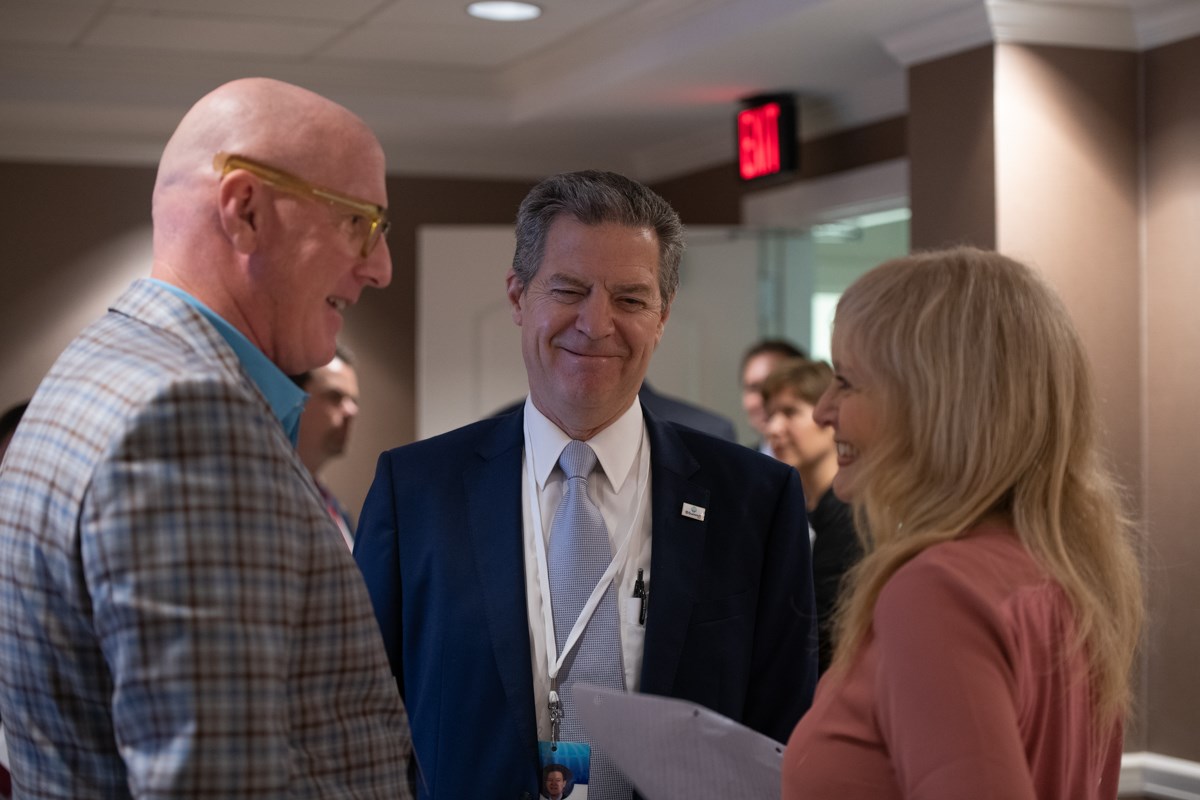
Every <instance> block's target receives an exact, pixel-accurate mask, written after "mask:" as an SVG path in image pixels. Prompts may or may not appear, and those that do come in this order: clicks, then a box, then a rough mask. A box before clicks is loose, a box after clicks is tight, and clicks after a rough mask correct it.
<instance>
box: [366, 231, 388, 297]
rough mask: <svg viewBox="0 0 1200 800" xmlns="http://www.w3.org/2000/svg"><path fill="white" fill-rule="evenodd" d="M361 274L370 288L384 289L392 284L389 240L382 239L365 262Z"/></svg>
mask: <svg viewBox="0 0 1200 800" xmlns="http://www.w3.org/2000/svg"><path fill="white" fill-rule="evenodd" d="M359 274H360V275H362V276H363V277H364V278H365V279H366V283H367V285H368V286H374V287H375V288H376V289H382V288H384V287H385V286H387V285H388V284H389V283H391V282H392V251H391V250H389V249H388V243H387V239H380V240H379V244H377V245H375V249H374V250H372V251H371V252H370V254H368V255H367V257H366V258H365V259H364V260H363V266H362V268H361V269H360V270H359Z"/></svg>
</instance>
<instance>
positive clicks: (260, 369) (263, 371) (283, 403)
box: [150, 278, 565, 446]
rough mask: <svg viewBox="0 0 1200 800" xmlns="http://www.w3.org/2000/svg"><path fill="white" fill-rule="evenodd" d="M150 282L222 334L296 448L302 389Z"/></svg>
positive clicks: (235, 336) (242, 339)
mask: <svg viewBox="0 0 1200 800" xmlns="http://www.w3.org/2000/svg"><path fill="white" fill-rule="evenodd" d="M150 280H151V281H152V282H153V283H155V284H157V285H158V286H161V287H162V288H164V289H166V290H167V291H169V292H171V294H173V295H175V296H176V297H178V298H180V299H181V300H183V301H185V302H186V303H188V304H189V305H190V306H192V307H193V308H195V309H196V310H197V311H199V312H200V314H201V315H203V316H204V318H205V319H207V320H208V321H209V322H211V323H212V325H213V327H214V328H216V329H217V333H219V334H221V337H222V338H223V339H224V340H225V341H226V342H228V343H229V346H230V347H231V348H233V352H234V354H235V355H236V356H237V357H238V361H240V362H241V364H242V368H243V369H245V370H246V373H247V374H248V375H249V376H250V379H251V380H252V381H254V385H255V386H257V387H258V390H259V391H260V392H262V394H263V397H265V398H266V399H267V403H268V404H269V405H270V406H271V411H272V412H273V413H274V414H275V417H276V418H277V419H278V420H279V422H280V424H281V425H283V429H284V430H285V431H286V432H287V435H288V437H289V438H290V439H291V440H292V444H293V445H295V444H296V439H297V436H298V434H299V431H300V414H301V413H302V412H303V411H304V401H305V400H306V399H308V395H307V394H305V392H304V390H303V389H301V388H300V387H299V386H297V385H296V384H295V383H294V382H293V381H292V379H291V378H289V377H288V376H287V375H285V374H284V372H283V370H281V369H280V368H279V367H277V366H275V364H274V362H272V361H271V359H269V358H267V356H266V354H264V353H263V351H262V350H259V349H258V348H257V347H255V346H254V344H253V343H252V342H251V341H250V340H249V339H247V338H246V336H245V335H244V334H243V333H242V332H241V331H239V330H238V329H237V328H235V327H233V326H232V325H230V324H229V323H228V322H226V321H225V319H224V318H223V317H221V315H219V314H217V312H215V311H213V310H212V309H211V308H209V307H208V306H206V305H204V303H201V302H200V301H199V300H197V299H196V298H195V297H192V295H190V294H188V293H187V292H185V291H184V290H183V289H180V288H179V287H178V286H174V285H172V284H170V283H166V282H164V281H160V280H158V279H156V278H151V279H150ZM564 446H565V445H564Z"/></svg>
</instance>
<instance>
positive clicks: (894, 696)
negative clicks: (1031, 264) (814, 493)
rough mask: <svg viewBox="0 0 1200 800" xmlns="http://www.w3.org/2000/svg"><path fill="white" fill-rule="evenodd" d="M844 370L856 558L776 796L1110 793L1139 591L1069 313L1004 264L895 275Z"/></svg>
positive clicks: (869, 281) (841, 484) (845, 301)
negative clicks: (861, 550)
mask: <svg viewBox="0 0 1200 800" xmlns="http://www.w3.org/2000/svg"><path fill="white" fill-rule="evenodd" d="M833 360H834V368H835V371H836V376H835V380H834V385H833V386H831V387H830V389H829V390H828V391H827V392H826V393H825V395H824V396H822V398H821V400H820V402H819V403H818V405H817V408H816V411H815V416H816V419H817V420H818V421H819V422H821V423H823V424H826V425H830V426H832V428H833V430H834V433H835V439H836V441H837V449H838V465H839V469H838V473H837V476H836V477H835V479H834V484H833V487H834V491H835V492H836V493H837V495H838V496H839V497H841V498H842V499H843V500H845V501H847V502H849V503H851V505H852V506H853V509H854V513H855V520H856V524H857V527H858V530H859V531H860V532H861V533H862V535H863V538H864V542H865V545H866V551H867V554H866V557H865V558H864V560H863V561H862V562H861V563H860V564H859V566H858V567H857V568H856V569H855V571H854V572H853V573H852V574H851V577H850V583H849V586H848V595H847V597H846V599H845V604H844V607H843V609H842V611H841V613H840V614H839V617H838V622H837V650H836V655H835V658H834V664H833V667H832V669H831V671H830V672H829V673H828V674H827V675H826V676H825V678H824V679H823V680H822V683H821V685H820V687H819V688H818V690H817V696H816V699H815V701H814V704H813V707H812V709H811V710H810V711H809V712H808V714H807V715H806V716H805V717H804V718H803V719H802V720H801V722H800V724H799V725H798V726H797V727H796V729H795V731H794V732H793V734H792V737H791V740H790V742H789V744H788V748H787V753H786V755H785V763H784V777H783V795H784V798H785V800H790V799H793V798H794V799H796V800H799V799H800V798H804V799H805V800H808V798H815V797H837V798H843V799H844V800H856V799H857V798H872V800H888V799H889V798H909V799H911V798H961V797H971V798H975V799H977V800H978V799H980V798H1004V800H1020V799H1021V798H1039V797H1040V798H1070V799H1071V800H1089V799H1090V798H1113V797H1116V792H1117V777H1118V772H1119V769H1120V756H1121V734H1122V722H1123V720H1124V717H1125V714H1126V712H1127V710H1128V705H1129V688H1128V686H1129V672H1130V667H1131V663H1132V660H1133V653H1134V649H1135V646H1136V642H1137V638H1138V632H1139V627H1140V623H1141V618H1142V601H1141V585H1140V576H1139V570H1138V565H1137V560H1136V557H1135V553H1134V549H1133V546H1132V543H1131V533H1130V530H1129V528H1128V526H1127V524H1126V521H1125V519H1124V517H1123V516H1122V513H1121V510H1120V505H1119V501H1118V496H1117V490H1116V488H1115V486H1114V484H1113V481H1112V479H1111V478H1110V477H1109V475H1108V473H1107V471H1106V470H1105V468H1104V466H1103V464H1102V461H1103V459H1102V456H1101V453H1100V443H1099V440H1098V422H1097V419H1096V411H1095V401H1094V398H1093V395H1092V388H1091V379H1090V376H1089V370H1088V364H1087V358H1086V356H1085V354H1084V352H1083V348H1082V346H1081V344H1080V341H1079V337H1078V335H1077V334H1076V332H1075V330H1074V329H1073V327H1072V326H1071V323H1070V320H1069V319H1068V317H1067V313H1066V311H1065V310H1064V308H1063V306H1062V305H1061V303H1060V302H1059V300H1058V299H1057V297H1056V296H1055V295H1054V293H1053V292H1052V291H1051V290H1050V289H1049V288H1048V287H1047V286H1046V285H1045V284H1044V283H1043V282H1042V281H1041V280H1040V279H1039V278H1038V277H1037V276H1036V275H1035V274H1034V273H1033V272H1032V271H1031V270H1030V269H1029V268H1027V267H1025V266H1023V265H1021V264H1018V263H1017V262H1015V261H1012V260H1010V259H1008V258H1005V257H1003V256H1000V255H997V254H995V253H988V252H983V251H979V250H972V249H958V250H951V251H946V252H934V253H927V254H922V255H915V256H912V257H909V258H902V259H898V260H896V261H891V262H888V263H885V264H883V265H881V266H880V267H877V268H876V269H874V270H873V271H871V272H870V273H868V274H867V275H865V276H864V277H863V278H861V279H860V280H859V281H858V282H856V283H855V284H854V285H853V286H852V287H850V289H849V290H848V291H847V292H846V293H845V295H844V296H843V297H842V300H841V302H840V303H839V304H838V310H837V317H836V322H835V326H834V334H833Z"/></svg>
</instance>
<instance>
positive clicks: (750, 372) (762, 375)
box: [741, 339, 808, 455]
mask: <svg viewBox="0 0 1200 800" xmlns="http://www.w3.org/2000/svg"><path fill="white" fill-rule="evenodd" d="M807 357H808V354H807V353H805V352H804V351H803V350H802V349H800V348H799V347H797V346H796V345H794V344H792V343H791V342H789V341H788V340H786V339H760V340H759V341H757V342H755V343H754V344H752V345H750V347H749V349H747V350H746V353H745V355H743V356H742V370H741V375H742V410H743V411H745V412H746V419H747V420H749V421H750V427H752V428H754V432H755V433H756V434H757V435H758V441H757V442H756V443H755V445H754V446H755V447H756V448H757V449H758V451H759V452H760V453H766V454H767V455H771V446H770V445H769V444H767V438H766V436H767V434H766V431H767V415H766V412H765V411H764V410H763V404H762V382H763V381H764V380H765V379H766V377H767V376H768V375H770V374H771V370H773V369H775V367H776V366H777V365H778V364H779V362H781V361H784V360H786V359H789V358H807Z"/></svg>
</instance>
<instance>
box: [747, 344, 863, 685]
mask: <svg viewBox="0 0 1200 800" xmlns="http://www.w3.org/2000/svg"><path fill="white" fill-rule="evenodd" d="M831 383H833V370H832V369H830V368H829V365H828V364H826V363H825V362H824V361H808V360H807V359H803V358H792V359H788V360H786V361H782V362H780V363H779V364H778V365H776V367H775V368H774V369H773V370H771V372H770V373H769V374H768V375H767V377H766V378H765V379H764V380H763V383H762V398H763V408H764V409H765V411H766V417H767V423H766V437H767V443H768V444H770V446H771V452H772V453H773V454H774V456H775V458H777V459H779V460H780V461H782V462H784V463H785V464H790V465H791V466H793V467H794V468H795V469H796V471H797V472H799V473H800V485H801V486H803V487H804V502H805V506H806V507H807V510H808V524H809V526H810V527H811V528H812V535H813V542H812V548H813V552H812V571H813V591H814V593H815V594H816V601H817V623H818V628H819V629H818V634H819V636H818V647H819V649H818V657H819V658H818V661H819V667H820V671H821V672H822V673H824V672H825V670H826V669H828V668H829V664H830V662H831V660H832V656H833V644H832V632H833V613H834V609H836V608H837V604H838V598H839V596H840V591H841V585H842V579H843V578H844V577H845V575H846V572H847V571H848V570H849V569H850V568H851V567H852V566H854V564H855V562H857V561H858V559H859V558H860V557H861V556H862V548H861V546H860V545H859V542H858V536H857V535H856V534H855V532H854V520H853V519H852V517H851V514H850V507H849V506H847V505H846V504H845V503H843V502H842V501H841V500H839V499H838V498H837V497H835V496H834V493H833V476H834V475H836V474H837V470H838V465H837V460H838V459H837V445H836V444H835V443H834V441H833V429H832V428H827V427H824V426H822V425H820V424H819V423H818V422H817V421H816V420H814V419H813V409H814V407H815V406H816V404H817V401H818V400H820V399H821V395H822V394H824V393H825V390H826V389H828V388H829V385H830V384H831Z"/></svg>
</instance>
